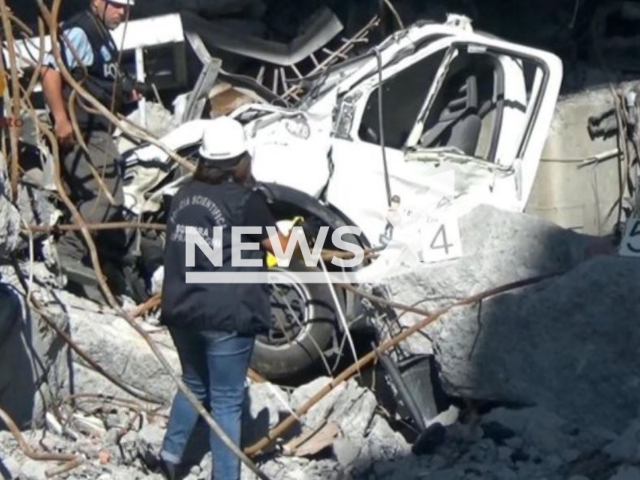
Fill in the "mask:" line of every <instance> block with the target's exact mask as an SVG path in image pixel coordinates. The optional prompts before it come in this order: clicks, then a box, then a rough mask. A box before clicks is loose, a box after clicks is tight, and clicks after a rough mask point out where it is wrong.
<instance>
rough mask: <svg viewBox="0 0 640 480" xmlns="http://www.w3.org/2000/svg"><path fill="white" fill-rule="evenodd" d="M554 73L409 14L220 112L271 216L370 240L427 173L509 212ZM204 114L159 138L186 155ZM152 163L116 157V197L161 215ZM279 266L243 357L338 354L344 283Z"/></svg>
mask: <svg viewBox="0 0 640 480" xmlns="http://www.w3.org/2000/svg"><path fill="white" fill-rule="evenodd" d="M561 78H562V64H561V62H560V60H559V59H558V58H557V57H556V56H554V55H552V54H550V53H547V52H543V51H539V50H535V49H532V48H527V47H523V46H519V45H515V44H512V43H509V42H505V41H502V40H498V39H495V38H493V37H491V36H488V35H485V34H480V33H474V32H473V31H472V30H471V27H470V25H469V24H468V22H465V21H463V20H460V19H456V20H453V21H451V22H449V23H448V24H445V25H437V24H429V23H422V24H417V25H415V26H413V27H411V28H409V29H407V30H403V31H401V32H398V33H396V34H394V35H393V36H392V37H390V38H389V39H387V40H386V41H385V42H384V43H382V44H381V45H380V46H379V47H377V48H376V49H374V50H372V51H371V52H370V53H369V54H367V55H365V56H362V57H358V58H354V59H351V60H348V61H345V62H343V63H342V64H340V65H337V66H335V67H332V68H331V69H329V70H327V71H325V72H323V73H322V74H321V75H320V76H318V77H317V78H315V79H312V80H313V81H312V82H311V83H310V84H309V85H308V94H307V96H306V97H305V98H304V99H303V101H302V102H301V103H300V105H299V106H298V107H296V108H288V109H287V108H279V107H274V106H270V105H265V104H253V105H248V106H245V107H241V108H240V109H238V110H236V111H235V112H234V113H233V114H232V115H233V116H234V117H236V118H238V119H239V120H240V121H241V122H242V123H243V124H244V125H245V129H246V133H247V136H248V138H249V139H250V140H251V150H252V155H253V159H254V160H253V173H254V175H255V177H256V179H257V180H258V181H260V182H262V184H263V185H264V188H265V191H266V193H267V194H268V195H270V196H271V201H272V202H273V208H272V210H273V211H274V213H275V215H276V218H277V219H278V220H287V219H291V218H293V217H294V216H297V215H302V216H303V217H305V219H307V220H319V221H320V223H321V224H323V225H328V226H329V227H330V228H332V229H335V228H337V227H340V226H344V225H351V226H356V227H359V228H361V229H362V232H363V235H362V236H361V237H360V238H359V239H355V240H356V241H359V242H360V243H362V244H363V245H364V246H378V245H381V244H384V243H385V242H386V241H388V239H389V236H388V229H387V226H388V220H387V215H388V213H389V207H390V205H393V204H396V205H397V204H398V203H399V204H400V206H401V207H402V208H409V209H411V208H415V206H416V204H418V205H419V204H420V203H421V202H425V203H426V202H430V201H431V200H432V198H430V195H431V193H430V190H432V189H434V188H435V189H437V188H438V187H439V185H434V183H437V182H438V181H439V179H440V178H445V177H449V178H451V175H450V174H448V175H443V176H442V177H441V176H440V175H436V174H440V173H443V174H447V172H455V187H450V188H451V189H452V190H453V196H454V201H453V204H452V205H451V206H450V208H451V209H452V210H448V212H453V214H454V215H461V214H463V213H464V212H466V211H468V210H469V209H471V208H473V207H475V206H477V205H479V204H482V203H489V204H492V205H496V206H498V207H499V208H502V209H509V210H515V211H522V210H523V209H524V207H525V205H526V202H527V199H528V197H529V194H530V191H531V188H532V185H533V183H534V180H535V176H536V172H537V169H538V165H539V161H540V155H541V152H542V148H543V146H544V143H545V138H546V136H547V132H548V129H549V125H550V122H551V118H552V115H553V112H554V107H555V104H556V100H557V97H558V92H559V89H560V82H561ZM208 122H209V120H196V121H192V122H188V123H185V124H183V125H182V126H180V127H179V128H177V129H176V130H174V131H172V132H171V133H170V134H169V135H167V136H166V137H164V138H163V139H162V140H163V142H164V144H165V145H166V146H167V147H169V148H171V149H174V150H178V151H180V152H182V153H184V154H186V155H188V154H189V153H190V152H192V151H195V150H196V149H197V148H196V147H197V144H198V142H199V141H200V139H201V137H202V132H203V130H204V128H205V127H206V125H207V123H208ZM158 161H161V162H165V163H167V164H169V159H168V157H167V155H166V154H165V153H164V152H163V151H162V150H161V149H159V148H158V147H155V146H147V147H143V148H139V149H137V150H135V151H133V152H131V154H129V155H128V158H127V163H128V165H136V166H135V167H134V168H133V169H130V172H129V175H130V177H131V179H132V182H131V183H129V184H128V185H127V186H126V187H125V195H126V199H127V205H128V206H129V207H130V208H131V209H132V210H133V211H134V212H136V213H138V214H141V213H144V212H147V213H148V212H158V213H159V214H161V212H162V202H161V198H162V197H163V196H171V195H172V193H173V192H175V190H176V189H177V187H178V185H179V183H180V182H181V181H183V178H184V177H183V178H182V179H178V180H174V181H173V183H170V184H167V180H165V181H163V179H164V178H165V177H167V175H168V174H167V173H162V172H161V169H158V168H157V167H153V165H157V164H158V163H157V162H158ZM149 167H151V168H149ZM172 168H177V167H175V166H174V167H172ZM154 169H155V170H154ZM434 179H436V180H434ZM447 198H448V197H447ZM429 204H430V205H431V203H429ZM373 264H374V265H375V264H376V262H375V261H374V262H373ZM277 268H279V267H277ZM285 272H286V273H287V274H288V275H289V276H290V277H291V278H290V282H291V283H290V284H287V285H285V286H280V287H279V288H277V289H275V290H274V291H273V292H272V296H273V298H272V316H274V317H276V320H275V321H274V322H273V324H274V325H275V326H277V327H274V328H273V329H272V331H270V332H269V334H268V335H265V336H261V337H258V339H257V341H256V346H255V350H254V356H253V366H254V368H256V369H257V370H258V371H259V372H260V373H261V374H262V375H264V376H265V377H267V378H270V379H283V378H290V377H291V376H294V375H296V374H298V373H301V372H304V371H305V370H307V369H309V368H310V367H311V366H313V365H314V364H318V363H319V362H320V360H322V359H323V358H325V356H331V355H332V354H335V356H337V357H339V351H340V344H341V342H340V335H339V333H340V332H341V331H342V329H343V328H346V327H342V326H341V322H339V321H338V318H339V310H340V309H341V308H342V307H344V310H345V312H344V313H345V314H346V317H347V318H350V319H354V318H358V317H360V315H359V312H358V308H359V307H358V302H356V301H355V300H354V298H352V297H350V296H349V294H346V295H345V298H343V299H341V300H340V303H341V304H342V305H341V307H337V306H334V305H336V304H335V302H334V300H335V298H334V299H332V295H331V290H330V286H329V285H326V284H304V282H302V281H300V282H297V281H296V276H297V271H296V270H295V269H288V270H287V269H285ZM281 297H282V298H281ZM283 298H284V299H285V300H286V301H284V300H283ZM291 306H293V307H294V310H295V311H294V312H293V313H295V315H292V310H291V308H290V307H291ZM360 313H361V312H360ZM342 323H343V324H344V323H346V322H342ZM348 328H350V329H353V326H352V325H350V326H349V327H348ZM342 345H344V343H342ZM324 363H325V365H326V362H324Z"/></svg>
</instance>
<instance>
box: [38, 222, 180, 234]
mask: <svg viewBox="0 0 640 480" xmlns="http://www.w3.org/2000/svg"><path fill="white" fill-rule="evenodd" d="M86 228H87V230H89V231H102V230H124V229H128V228H130V229H137V230H159V231H164V230H166V229H167V226H166V225H164V224H162V223H140V222H110V223H109V222H106V223H87V224H86ZM29 230H31V231H32V232H44V233H55V232H77V231H81V230H82V227H80V226H78V225H29Z"/></svg>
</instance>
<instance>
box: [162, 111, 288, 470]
mask: <svg viewBox="0 0 640 480" xmlns="http://www.w3.org/2000/svg"><path fill="white" fill-rule="evenodd" d="M199 154H200V159H199V162H198V165H197V169H196V172H195V174H194V177H193V180H192V181H191V182H190V183H188V184H186V185H185V186H184V187H182V189H180V191H179V192H178V193H177V194H176V196H175V197H174V199H173V200H172V203H171V209H170V212H169V219H168V222H167V232H166V233H167V237H166V247H165V265H164V268H165V274H164V283H163V289H162V317H161V320H162V323H163V324H165V325H167V326H168V327H169V331H170V333H171V336H172V338H173V341H174V343H175V345H176V348H177V350H178V355H179V357H180V363H181V366H182V378H183V381H184V383H185V384H186V385H187V386H188V388H189V389H190V390H191V391H192V392H193V393H194V395H195V396H196V397H197V398H198V399H199V400H200V401H201V402H202V403H203V404H204V405H205V406H209V407H210V409H211V413H212V415H213V417H214V419H215V420H216V421H217V422H218V423H219V424H220V426H221V428H222V429H223V430H224V431H225V433H226V434H227V435H228V436H229V437H230V439H231V440H232V441H233V442H234V443H235V444H236V445H239V444H240V425H241V415H242V405H243V401H244V384H245V377H246V374H247V370H248V367H249V361H250V358H251V353H252V351H253V345H254V337H255V335H256V334H258V333H261V332H264V331H266V330H267V329H268V327H269V321H270V304H269V290H268V287H267V285H266V284H261V283H206V284H200V283H188V282H187V281H186V279H187V276H188V273H189V272H191V271H197V272H205V273H213V274H220V275H225V274H237V273H242V272H247V271H249V272H256V271H260V270H263V269H264V267H262V266H261V267H253V268H247V267H242V266H237V265H235V264H234V262H235V260H234V261H232V259H233V252H232V243H233V242H234V238H233V234H232V229H234V228H235V227H260V228H259V229H256V231H257V230H259V231H260V233H256V234H253V235H246V236H247V237H249V238H248V239H247V238H243V239H242V241H243V242H247V241H253V242H256V243H259V244H260V245H261V246H262V249H256V250H245V251H244V252H242V258H243V259H247V260H254V261H255V260H259V262H258V263H259V264H260V265H264V255H265V253H264V252H265V250H266V251H273V249H272V246H271V242H270V240H269V237H268V234H267V232H266V227H274V228H275V220H274V218H273V216H272V214H271V213H270V211H269V209H268V207H267V203H266V201H265V199H264V198H263V197H262V195H261V194H259V193H258V192H256V191H254V190H252V189H251V188H250V184H251V179H252V176H251V157H250V155H249V153H248V152H247V146H246V140H245V136H244V130H243V127H242V125H241V124H240V123H238V122H237V121H235V120H231V119H229V118H226V117H222V118H219V119H216V120H213V121H212V122H211V125H210V126H208V127H207V129H206V130H205V133H204V137H203V145H202V147H201V148H200V152H199ZM214 227H222V235H221V237H218V238H216V237H215V235H214V233H213V231H214ZM191 229H195V230H196V231H197V232H199V234H201V236H202V237H203V238H204V240H205V241H206V242H207V244H209V245H210V246H212V248H213V250H215V249H221V250H222V252H221V253H222V255H221V260H222V261H221V263H218V265H217V266H216V265H215V264H214V263H212V261H211V259H210V258H209V257H208V256H207V255H206V253H205V252H203V251H202V250H201V249H200V248H199V247H197V246H195V249H194V250H195V252H194V254H193V258H192V260H193V261H192V267H187V263H188V262H187V261H186V259H187V258H188V255H187V250H186V249H187V237H188V235H189V231H190V230H191ZM278 241H279V242H280V244H281V246H282V248H285V249H286V246H287V242H288V237H284V236H283V235H282V234H280V233H279V232H278ZM213 250H212V251H213ZM235 263H237V262H235ZM254 263H256V262H254ZM197 419H198V413H197V412H196V410H195V409H194V408H193V406H192V405H191V404H190V403H189V401H188V400H187V399H186V397H185V396H184V395H183V394H182V393H180V392H178V393H177V395H176V397H175V399H174V402H173V406H172V409H171V414H170V417H169V423H168V426H167V432H166V436H165V438H164V442H163V445H162V450H161V452H160V458H161V460H162V462H161V465H162V469H163V472H164V473H165V476H166V477H168V478H175V470H176V468H177V466H178V465H179V464H180V463H181V461H182V458H183V454H184V450H185V447H186V445H187V441H188V439H189V436H190V434H191V432H192V430H193V428H194V426H195V425H196V421H197ZM210 447H211V452H212V455H213V471H212V473H213V478H215V479H216V480H235V479H239V478H240V462H239V459H238V458H236V457H235V456H234V455H233V453H232V452H231V451H230V450H229V449H228V448H227V447H226V446H225V445H224V443H222V441H221V440H220V439H219V438H218V437H217V436H216V435H215V434H214V433H213V432H211V438H210Z"/></svg>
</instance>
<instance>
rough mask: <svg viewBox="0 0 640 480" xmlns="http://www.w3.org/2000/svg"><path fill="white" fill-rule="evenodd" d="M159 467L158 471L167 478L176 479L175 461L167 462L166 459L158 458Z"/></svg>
mask: <svg viewBox="0 0 640 480" xmlns="http://www.w3.org/2000/svg"><path fill="white" fill-rule="evenodd" d="M158 467H159V469H160V473H161V474H162V476H163V477H164V478H165V479H167V480H177V478H178V474H177V470H178V466H177V465H176V464H175V463H171V462H167V461H166V460H163V459H162V458H161V459H160V463H159V464H158Z"/></svg>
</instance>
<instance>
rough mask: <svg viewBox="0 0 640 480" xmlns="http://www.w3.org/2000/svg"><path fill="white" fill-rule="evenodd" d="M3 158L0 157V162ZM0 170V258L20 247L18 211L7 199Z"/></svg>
mask: <svg viewBox="0 0 640 480" xmlns="http://www.w3.org/2000/svg"><path fill="white" fill-rule="evenodd" d="M2 162H3V159H2V158H0V163H2ZM7 187H8V186H7V184H6V183H5V181H4V180H3V177H2V172H1V171H0V259H7V258H9V256H10V255H11V254H12V253H13V252H15V251H17V250H18V249H19V248H20V247H21V245H22V244H21V241H20V213H19V212H18V209H17V208H16V207H14V206H13V204H12V203H11V201H10V200H9V195H10V192H9V189H8V188H7Z"/></svg>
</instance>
